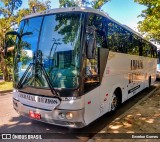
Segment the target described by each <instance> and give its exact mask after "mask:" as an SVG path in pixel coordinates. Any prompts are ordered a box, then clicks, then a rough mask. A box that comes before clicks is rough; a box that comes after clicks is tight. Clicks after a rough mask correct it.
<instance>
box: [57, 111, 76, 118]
mask: <svg viewBox="0 0 160 142" xmlns="http://www.w3.org/2000/svg"><path fill="white" fill-rule="evenodd" d="M59 118H60V119H72V118H73V113H72V112H67V113H63V112H61V113H59Z"/></svg>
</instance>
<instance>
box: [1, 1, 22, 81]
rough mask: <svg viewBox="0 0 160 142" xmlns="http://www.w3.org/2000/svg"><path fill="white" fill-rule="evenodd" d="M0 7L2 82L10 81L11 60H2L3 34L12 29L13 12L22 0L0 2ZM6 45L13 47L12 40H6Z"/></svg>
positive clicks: (9, 57)
mask: <svg viewBox="0 0 160 142" xmlns="http://www.w3.org/2000/svg"><path fill="white" fill-rule="evenodd" d="M0 2H1V3H2V5H3V6H2V7H0V16H3V18H1V19H0V48H1V49H0V69H1V71H2V72H3V76H4V80H6V81H9V80H10V74H11V67H12V58H11V55H10V56H8V58H6V59H4V56H3V55H4V54H3V52H2V51H3V49H4V44H5V43H4V39H5V33H6V32H7V31H8V30H10V29H11V28H13V26H14V25H15V23H16V16H15V14H14V12H15V11H16V10H17V9H18V8H19V7H20V6H21V5H22V0H14V1H13V0H0ZM8 45H13V40H12V38H9V39H8Z"/></svg>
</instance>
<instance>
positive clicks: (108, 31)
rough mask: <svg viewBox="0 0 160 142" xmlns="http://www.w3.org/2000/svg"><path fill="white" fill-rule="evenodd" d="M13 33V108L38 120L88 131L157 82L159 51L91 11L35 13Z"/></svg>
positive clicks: (123, 27) (120, 26)
mask: <svg viewBox="0 0 160 142" xmlns="http://www.w3.org/2000/svg"><path fill="white" fill-rule="evenodd" d="M10 34H13V35H17V39H16V45H15V51H14V53H15V54H14V69H13V71H14V73H13V74H14V76H13V81H14V88H15V89H14V91H13V106H14V109H15V110H16V111H17V112H18V113H19V114H21V115H23V116H27V117H29V118H33V119H35V120H39V121H42V122H47V123H51V124H55V125H61V126H66V127H75V128H81V127H84V126H86V125H88V124H90V123H91V122H93V121H94V120H96V119H97V118H99V117H101V116H102V115H104V114H105V113H107V112H109V111H113V112H114V111H115V110H116V109H117V107H118V106H119V105H120V104H121V103H123V102H124V101H126V100H127V99H129V98H130V97H132V96H134V95H135V94H137V93H138V92H140V91H141V90H143V89H144V88H146V87H149V86H150V85H151V84H152V83H153V82H154V81H155V79H156V65H157V59H156V57H157V51H156V50H157V49H156V46H154V45H153V44H151V43H150V42H148V41H146V40H144V39H143V38H142V37H141V36H140V35H139V34H138V33H136V32H135V31H133V30H132V29H130V28H129V27H127V26H125V25H122V24H120V23H118V22H117V21H115V20H113V19H112V18H110V17H109V16H108V15H106V14H105V13H103V12H101V11H98V10H95V9H92V8H79V7H76V8H59V9H53V10H47V11H44V12H40V13H34V14H31V15H28V16H26V17H25V18H23V19H22V21H21V22H20V25H19V29H18V32H13V33H12V32H10Z"/></svg>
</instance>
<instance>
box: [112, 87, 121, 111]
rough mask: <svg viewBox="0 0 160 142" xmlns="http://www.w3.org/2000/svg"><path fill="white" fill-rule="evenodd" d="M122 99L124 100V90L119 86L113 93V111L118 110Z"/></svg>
mask: <svg viewBox="0 0 160 142" xmlns="http://www.w3.org/2000/svg"><path fill="white" fill-rule="evenodd" d="M121 100H122V91H121V89H120V88H117V89H116V90H115V91H114V93H113V95H112V101H111V112H115V111H116V110H117V108H118V107H119V105H120V104H121Z"/></svg>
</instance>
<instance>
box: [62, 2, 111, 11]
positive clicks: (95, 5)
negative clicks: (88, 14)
mask: <svg viewBox="0 0 160 142" xmlns="http://www.w3.org/2000/svg"><path fill="white" fill-rule="evenodd" d="M108 1H110V0H82V1H80V0H59V3H60V7H75V6H81V5H85V6H87V5H91V6H92V7H93V8H95V9H100V8H101V7H102V6H103V5H104V4H105V3H107V2H108Z"/></svg>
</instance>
